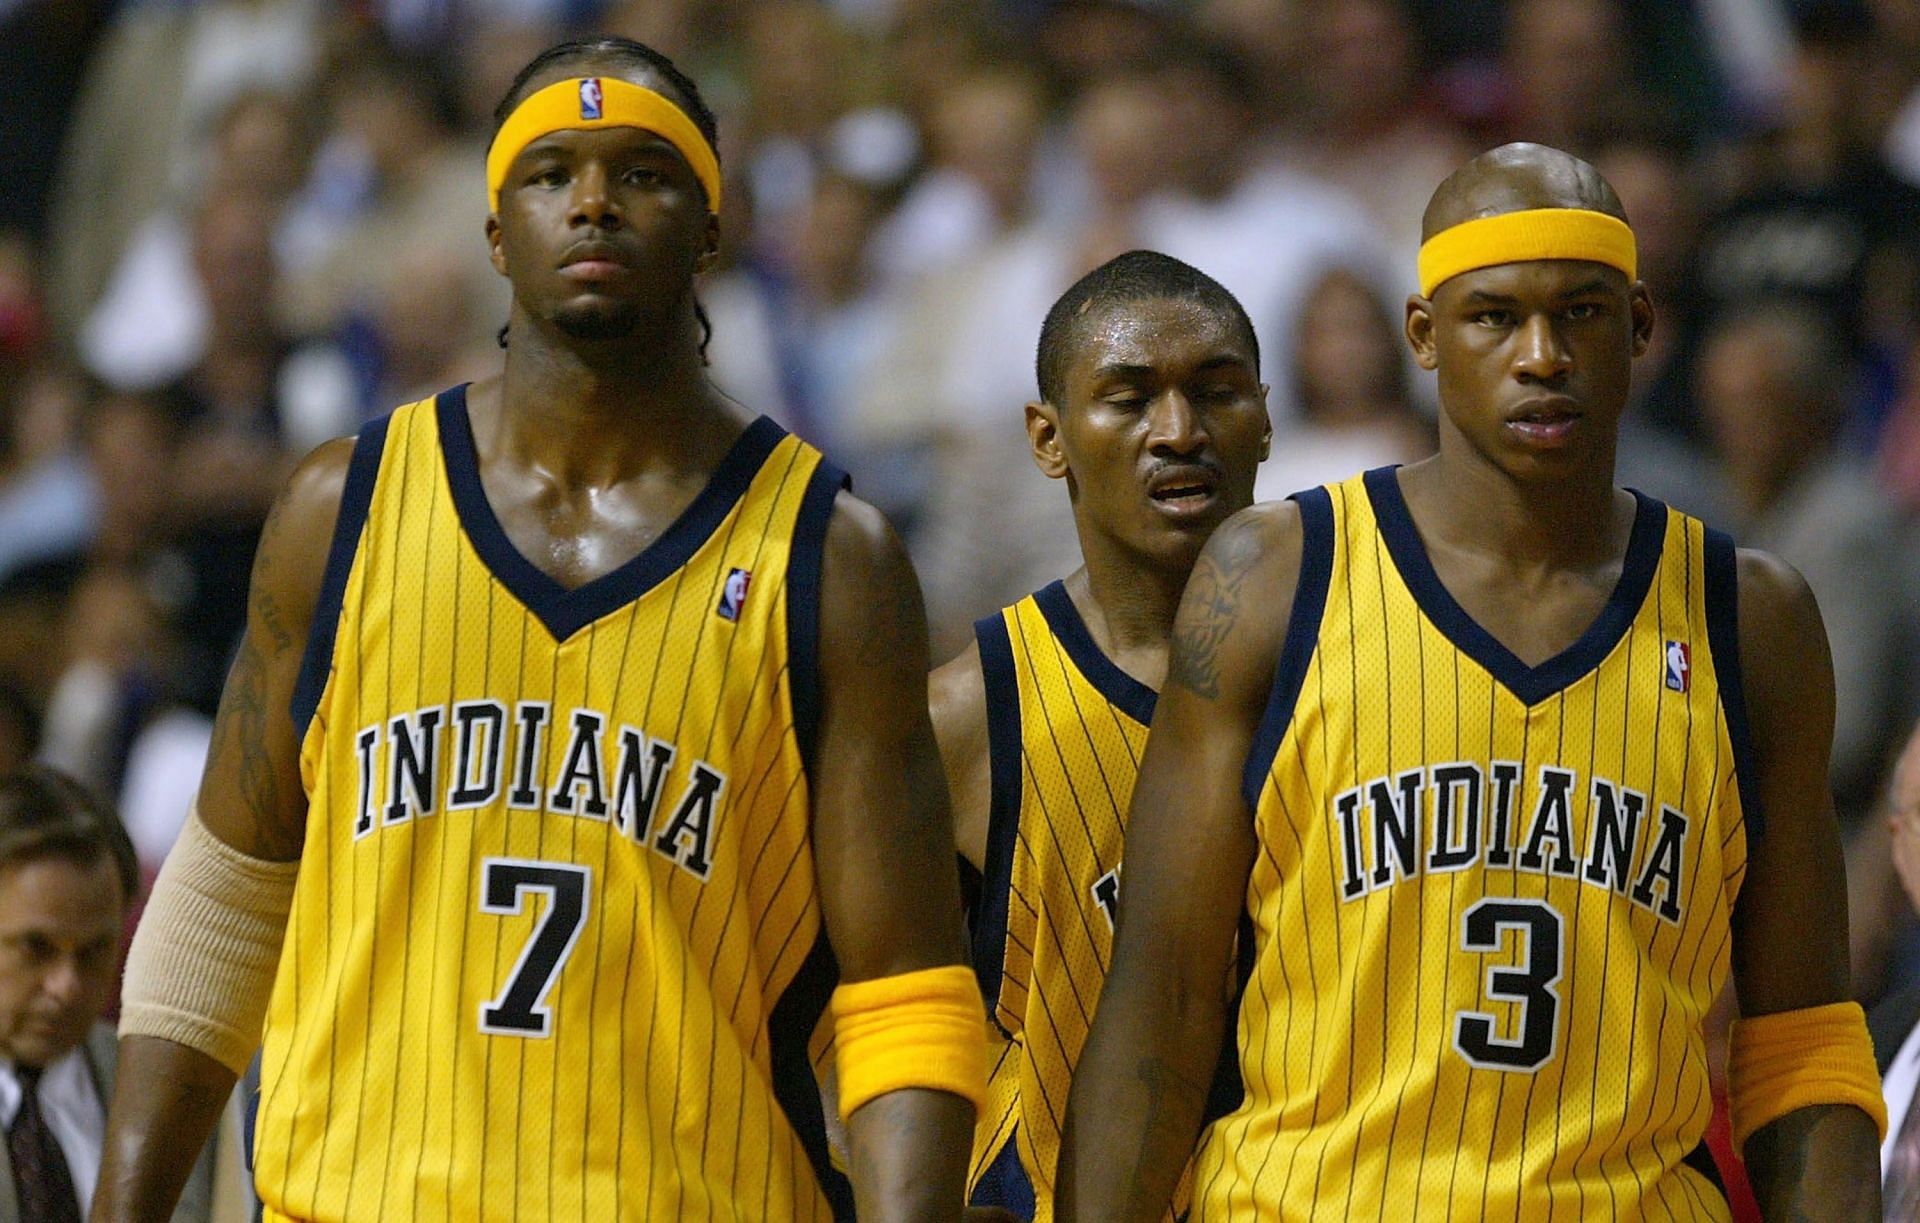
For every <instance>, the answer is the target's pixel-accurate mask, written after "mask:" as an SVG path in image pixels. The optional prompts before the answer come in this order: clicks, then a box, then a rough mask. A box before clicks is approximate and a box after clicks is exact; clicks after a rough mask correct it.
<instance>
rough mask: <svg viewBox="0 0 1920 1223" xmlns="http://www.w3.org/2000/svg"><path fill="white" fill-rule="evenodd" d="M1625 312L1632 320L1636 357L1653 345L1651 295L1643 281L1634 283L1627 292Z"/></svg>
mask: <svg viewBox="0 0 1920 1223" xmlns="http://www.w3.org/2000/svg"><path fill="white" fill-rule="evenodd" d="M1627 310H1628V312H1629V314H1630V315H1631V316H1632V318H1633V355H1634V356H1636V357H1638V356H1640V355H1642V354H1643V353H1645V352H1646V351H1647V345H1649V344H1651V343H1653V323H1654V309H1653V294H1651V293H1649V292H1647V286H1646V283H1645V282H1644V281H1639V280H1636V281H1634V282H1633V287H1632V288H1630V289H1628V290H1627Z"/></svg>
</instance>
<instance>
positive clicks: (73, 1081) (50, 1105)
mask: <svg viewBox="0 0 1920 1223" xmlns="http://www.w3.org/2000/svg"><path fill="white" fill-rule="evenodd" d="M19 1112H20V1080H19V1079H18V1078H17V1077H16V1076H15V1075H14V1072H13V1063H12V1062H11V1061H8V1060H5V1059H0V1123H4V1124H5V1125H6V1126H7V1127H8V1128H11V1127H12V1125H13V1119H14V1117H15V1116H17V1115H19ZM40 1115H41V1116H43V1117H45V1118H46V1119H47V1127H48V1128H49V1129H51V1130H52V1131H53V1136H54V1139H55V1140H56V1141H57V1142H59V1144H60V1153H61V1154H62V1155H64V1156H66V1158H67V1172H68V1173H69V1174H70V1175H71V1176H72V1177H73V1188H74V1192H75V1193H77V1194H79V1196H80V1213H81V1215H82V1216H85V1214H86V1213H87V1206H88V1204H89V1203H91V1202H92V1201H93V1185H94V1182H95V1181H97V1180H98V1179H99V1178H100V1151H101V1149H102V1148H103V1147H104V1146H105V1145H106V1141H107V1108H106V1105H105V1103H104V1102H102V1100H101V1099H100V1087H99V1085H98V1084H96V1083H95V1082H94V1081H93V1069H92V1067H90V1066H88V1065H87V1059H86V1055H85V1053H84V1052H83V1051H82V1050H81V1049H74V1050H73V1051H72V1052H70V1053H68V1054H67V1055H66V1056H65V1057H61V1058H58V1059H56V1060H55V1061H54V1062H53V1063H52V1064H51V1065H49V1066H48V1067H47V1069H46V1073H45V1074H43V1075H41V1076H40Z"/></svg>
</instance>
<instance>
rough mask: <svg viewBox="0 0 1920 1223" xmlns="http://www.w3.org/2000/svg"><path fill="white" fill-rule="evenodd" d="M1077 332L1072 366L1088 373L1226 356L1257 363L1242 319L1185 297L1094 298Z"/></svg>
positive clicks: (1208, 359)
mask: <svg viewBox="0 0 1920 1223" xmlns="http://www.w3.org/2000/svg"><path fill="white" fill-rule="evenodd" d="M1075 331H1076V332H1077V333H1078V334H1077V336H1076V337H1075V339H1076V342H1075V344H1074V348H1073V360H1072V363H1071V366H1070V368H1071V369H1073V370H1076V371H1078V372H1081V373H1083V374H1087V375H1091V374H1093V373H1095V372H1096V371H1098V370H1100V369H1101V368H1103V367H1105V366H1109V365H1137V366H1148V367H1152V368H1156V369H1159V368H1164V367H1171V366H1175V365H1188V364H1198V363H1200V362H1204V361H1211V360H1213V359H1215V358H1217V357H1223V356H1224V357H1237V358H1239V359H1240V360H1242V361H1245V362H1247V363H1248V364H1249V365H1250V364H1252V362H1253V353H1252V352H1251V351H1250V350H1249V347H1248V344H1247V338H1246V334H1245V330H1244V328H1242V327H1241V325H1240V323H1239V320H1238V319H1236V318H1234V317H1233V315H1232V314H1231V313H1230V312H1229V311H1226V310H1223V309H1220V308H1218V307H1214V306H1210V305H1208V304H1206V303H1205V302H1199V301H1191V300H1188V299H1186V298H1173V297H1155V298H1145V299H1140V300H1134V301H1107V302H1099V301H1095V302H1092V303H1090V304H1089V305H1088V306H1087V308H1086V310H1085V311H1084V312H1083V313H1082V314H1081V316H1080V317H1079V319H1078V320H1077V325H1076V327H1075Z"/></svg>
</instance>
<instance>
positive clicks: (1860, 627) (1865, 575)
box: [1699, 302, 1920, 832]
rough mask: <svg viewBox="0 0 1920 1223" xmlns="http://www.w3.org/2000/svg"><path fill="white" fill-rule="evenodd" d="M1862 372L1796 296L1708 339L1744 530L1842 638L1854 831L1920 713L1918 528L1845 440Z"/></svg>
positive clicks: (1846, 821) (1846, 806)
mask: <svg viewBox="0 0 1920 1223" xmlns="http://www.w3.org/2000/svg"><path fill="white" fill-rule="evenodd" d="M1852 368H1853V367H1852V365H1851V363H1850V362H1849V361H1848V358H1847V355H1846V350H1845V348H1844V347H1843V346H1842V344H1841V343H1840V339H1839V336H1838V334H1837V331H1836V329H1835V328H1834V327H1833V326H1831V325H1830V324H1828V323H1827V322H1826V321H1825V319H1824V318H1823V317H1822V316H1821V315H1819V314H1817V313H1815V312H1814V311H1813V310H1811V309H1809V308H1807V307H1805V306H1802V305H1798V304H1793V303H1786V302H1779V303H1770V304H1758V305H1754V306H1752V307H1749V309H1748V310H1746V311H1744V312H1742V313H1740V314H1734V315H1729V316H1727V317H1725V318H1723V319H1722V320H1721V321H1719V322H1718V323H1716V324H1715V325H1714V326H1713V327H1712V328H1711V329H1710V330H1709V331H1708V333H1707V335H1706V337H1705V339H1704V340H1703V341H1702V343H1701V352H1700V366H1699V370H1700V373H1699V379H1700V382H1699V391H1700V407H1701V411H1702V414H1703V415H1704V417H1705V419H1706V423H1707V430H1708V434H1709V436H1710V437H1711V438H1712V439H1713V444H1714V448H1715V451H1716V453H1717V455H1718V457H1719V460H1720V463H1721V464H1722V468H1723V470H1724V472H1725V476H1726V483H1727V488H1728V497H1727V500H1728V508H1729V513H1730V516H1731V519H1732V522H1731V525H1732V529H1733V534H1734V537H1735V538H1736V539H1738V540H1739V541H1741V542H1742V543H1743V544H1748V545H1751V546H1753V547H1756V548H1763V549H1766V550H1767V551H1770V552H1772V553H1773V554H1774V555H1775V556H1778V557H1780V558H1781V559H1783V560H1785V561H1786V562H1787V563H1788V564H1790V565H1792V566H1794V568H1796V569H1798V570H1799V571H1800V572H1801V573H1802V574H1803V575H1804V576H1805V577H1806V579H1807V584H1808V585H1810V586H1811V587H1812V588H1813V592H1814V596H1815V597H1816V598H1817V599H1818V600H1819V603H1820V612H1821V615H1822V617H1823V618H1824V619H1825V621H1826V625H1827V633H1828V636H1829V637H1830V639H1831V641H1832V643H1833V669H1834V694H1835V700H1836V702H1837V711H1836V718H1835V724H1834V744H1833V762H1832V770H1833V774H1832V776H1833V791H1834V801H1835V803H1836V805H1837V807H1838V810H1839V812H1840V818H1841V825H1842V827H1843V829H1845V830H1846V831H1848V832H1852V831H1854V830H1857V829H1858V828H1859V827H1860V825H1861V823H1862V821H1863V820H1864V818H1865V815H1866V812H1867V809H1868V807H1869V806H1870V805H1871V803H1872V801H1873V798H1874V795H1875V793H1876V791H1877V789H1878V787H1879V782H1880V779H1881V778H1882V777H1883V776H1884V773H1885V769H1886V766H1887V764H1888V761H1889V759H1890V757H1891V753H1892V750H1893V748H1894V745H1895V742H1896V737H1897V736H1898V735H1899V733H1900V732H1901V730H1902V729H1903V728H1904V727H1905V726H1906V725H1907V724H1908V723H1909V722H1910V721H1911V720H1912V718H1913V716H1914V713H1915V712H1916V710H1917V709H1920V704H1916V700H1915V682H1916V676H1915V673H1914V672H1915V668H1914V659H1915V657H1916V656H1915V653H1914V645H1915V641H1916V640H1917V638H1916V636H1915V630H1916V623H1915V620H1916V615H1917V614H1920V585H1916V582H1915V566H1914V564H1913V559H1914V555H1915V553H1914V551H1913V542H1912V537H1911V532H1910V531H1909V530H1908V529H1907V525H1906V524H1905V523H1904V522H1902V521H1901V520H1900V518H1899V517H1898V515H1897V514H1896V512H1895V510H1894V507H1893V506H1892V504H1891V502H1890V500H1889V498H1888V497H1887V496H1886V494H1885V493H1884V492H1882V491H1881V490H1880V488H1879V487H1878V485H1876V484H1875V482H1874V479H1873V474H1872V471H1871V470H1870V469H1869V468H1868V467H1867V466H1866V465H1865V464H1864V463H1863V462H1861V460H1860V459H1859V458H1858V457H1857V456H1856V455H1853V454H1850V453H1848V452H1847V451H1846V450H1845V449H1844V448H1843V447H1842V446H1841V444H1840V434H1841V429H1842V427H1843V425H1844V423H1845V406H1846V404H1847V402H1848V389H1849V387H1850V386H1851V384H1852V381H1853V374H1852Z"/></svg>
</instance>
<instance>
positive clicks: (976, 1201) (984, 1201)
mask: <svg viewBox="0 0 1920 1223" xmlns="http://www.w3.org/2000/svg"><path fill="white" fill-rule="evenodd" d="M967 1205H969V1206H998V1207H999V1208H1000V1209H1002V1210H1005V1211H1010V1212H1011V1213H1012V1214H1013V1216H1014V1217H1015V1218H1017V1219H1031V1218H1032V1217H1033V1216H1034V1212H1035V1210H1036V1209H1038V1198H1037V1197H1036V1196H1035V1194H1034V1191H1033V1178H1032V1177H1030V1176H1028V1175H1027V1166H1026V1165H1025V1164H1023V1163H1021V1162H1020V1127H1019V1126H1018V1125H1016V1126H1014V1127H1013V1128H1012V1129H1010V1130H1008V1131H1007V1141H1006V1142H1005V1143H1004V1144H1003V1145H1002V1146H1001V1148H1000V1153H999V1154H998V1155H995V1156H994V1157H993V1162H992V1163H990V1164H988V1165H987V1168H986V1171H984V1172H982V1173H981V1174H980V1179H979V1180H978V1181H977V1182H975V1184H974V1186H973V1196H972V1197H970V1198H968V1199H967Z"/></svg>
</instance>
